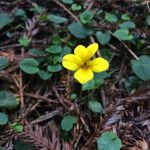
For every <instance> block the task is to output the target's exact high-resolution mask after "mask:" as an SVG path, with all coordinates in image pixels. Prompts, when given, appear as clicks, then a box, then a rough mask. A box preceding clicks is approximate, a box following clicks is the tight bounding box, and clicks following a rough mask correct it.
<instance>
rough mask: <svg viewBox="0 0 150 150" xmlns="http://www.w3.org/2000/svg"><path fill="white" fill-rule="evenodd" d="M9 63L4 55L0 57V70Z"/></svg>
mask: <svg viewBox="0 0 150 150" xmlns="http://www.w3.org/2000/svg"><path fill="white" fill-rule="evenodd" d="M8 64H9V61H8V59H7V58H6V57H0V70H3V69H5V68H6V67H7V66H8Z"/></svg>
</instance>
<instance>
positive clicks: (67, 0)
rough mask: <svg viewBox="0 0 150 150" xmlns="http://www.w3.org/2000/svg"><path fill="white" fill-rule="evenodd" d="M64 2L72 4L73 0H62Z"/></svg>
mask: <svg viewBox="0 0 150 150" xmlns="http://www.w3.org/2000/svg"><path fill="white" fill-rule="evenodd" d="M62 2H63V3H65V4H72V3H73V0H62Z"/></svg>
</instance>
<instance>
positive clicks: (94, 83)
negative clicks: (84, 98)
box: [82, 71, 110, 91]
mask: <svg viewBox="0 0 150 150" xmlns="http://www.w3.org/2000/svg"><path fill="white" fill-rule="evenodd" d="M107 77H110V74H109V73H107V72H106V71H105V72H101V73H95V75H94V79H93V80H91V81H89V82H87V83H85V84H83V85H82V91H87V90H92V89H95V88H98V87H99V86H100V85H102V84H103V83H104V79H105V78H107Z"/></svg>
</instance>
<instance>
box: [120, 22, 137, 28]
mask: <svg viewBox="0 0 150 150" xmlns="http://www.w3.org/2000/svg"><path fill="white" fill-rule="evenodd" d="M119 27H120V28H121V29H133V28H135V23H134V22H132V21H126V22H123V23H121V24H120V25H119Z"/></svg>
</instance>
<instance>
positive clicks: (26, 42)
mask: <svg viewBox="0 0 150 150" xmlns="http://www.w3.org/2000/svg"><path fill="white" fill-rule="evenodd" d="M18 42H19V44H20V45H21V46H23V47H28V46H29V44H30V39H28V37H26V36H24V37H21V38H19V40H18Z"/></svg>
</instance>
